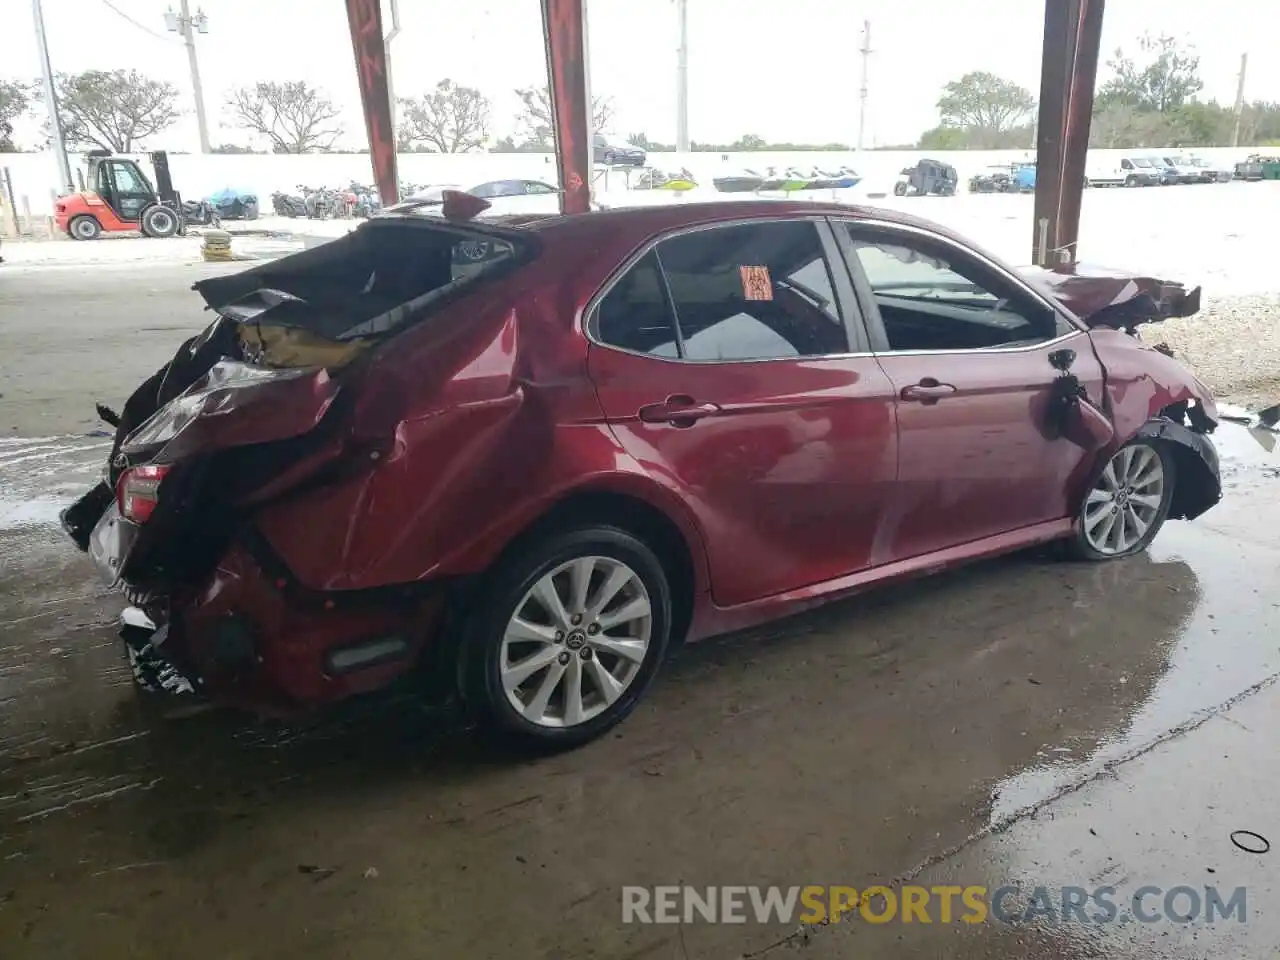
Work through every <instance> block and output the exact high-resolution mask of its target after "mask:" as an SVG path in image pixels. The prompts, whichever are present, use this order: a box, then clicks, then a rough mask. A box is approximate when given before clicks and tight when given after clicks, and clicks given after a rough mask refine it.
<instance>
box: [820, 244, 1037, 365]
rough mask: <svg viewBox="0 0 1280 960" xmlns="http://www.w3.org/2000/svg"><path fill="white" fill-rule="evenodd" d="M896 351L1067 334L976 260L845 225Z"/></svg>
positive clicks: (975, 346)
mask: <svg viewBox="0 0 1280 960" xmlns="http://www.w3.org/2000/svg"><path fill="white" fill-rule="evenodd" d="M842 227H843V228H844V229H846V230H848V231H849V235H850V240H851V241H852V242H853V248H854V251H855V253H856V255H857V257H858V261H859V263H860V264H861V265H862V270H863V273H864V274H865V275H866V278H867V282H868V283H869V284H870V286H871V291H872V295H873V297H874V298H875V302H876V306H877V307H878V308H879V312H880V319H881V321H882V322H883V324H884V331H885V335H886V337H887V338H888V340H889V349H890V350H891V351H900V350H951V351H955V350H981V349H986V348H992V347H1010V346H1031V345H1034V344H1036V343H1042V342H1044V341H1046V340H1052V339H1053V338H1054V337H1056V336H1059V335H1060V334H1061V332H1062V331H1061V329H1060V327H1059V323H1058V315H1057V314H1056V313H1055V312H1054V311H1053V310H1052V309H1050V308H1049V307H1047V306H1045V305H1044V304H1042V303H1039V302H1037V301H1036V300H1035V299H1034V298H1033V297H1030V296H1028V295H1027V294H1026V293H1025V291H1023V290H1021V289H1019V287H1018V286H1017V285H1016V284H1015V283H1013V282H1012V281H1004V280H1002V279H1001V278H1000V277H999V276H998V275H997V274H995V273H992V272H990V271H988V270H987V269H985V268H983V267H982V266H980V265H979V264H978V263H976V262H974V261H970V260H968V259H967V258H961V257H956V256H955V255H954V252H953V251H951V250H950V249H949V248H947V247H945V246H942V245H938V246H934V245H932V244H929V243H928V241H927V240H921V239H919V238H916V237H908V236H903V237H894V238H892V239H890V238H887V237H884V236H883V235H880V234H872V233H870V232H868V233H863V232H860V231H859V229H858V228H857V226H856V225H854V224H849V223H845V224H842Z"/></svg>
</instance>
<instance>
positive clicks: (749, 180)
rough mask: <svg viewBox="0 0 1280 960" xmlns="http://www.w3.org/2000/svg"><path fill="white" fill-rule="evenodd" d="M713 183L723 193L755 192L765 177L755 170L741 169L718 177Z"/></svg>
mask: <svg viewBox="0 0 1280 960" xmlns="http://www.w3.org/2000/svg"><path fill="white" fill-rule="evenodd" d="M711 183H712V184H713V185H714V186H715V188H716V189H717V190H719V191H720V192H721V193H755V192H756V191H757V190H759V189H760V185H761V184H763V183H764V177H762V176H761V175H760V174H758V173H756V172H755V171H754V170H741V171H737V172H734V173H728V174H725V175H724V176H721V177H716V178H714V179H713V180H712V181H711Z"/></svg>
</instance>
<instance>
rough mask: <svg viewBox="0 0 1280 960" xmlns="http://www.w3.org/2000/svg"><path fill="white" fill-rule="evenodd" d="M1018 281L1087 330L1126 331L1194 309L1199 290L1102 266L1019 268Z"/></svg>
mask: <svg viewBox="0 0 1280 960" xmlns="http://www.w3.org/2000/svg"><path fill="white" fill-rule="evenodd" d="M1018 273H1019V274H1021V276H1022V277H1023V279H1025V280H1026V281H1027V282H1028V283H1030V284H1032V285H1033V286H1035V287H1036V288H1038V289H1039V290H1041V291H1042V292H1043V293H1045V294H1047V295H1048V296H1050V297H1053V298H1054V299H1055V300H1057V301H1058V302H1060V303H1061V304H1063V305H1064V306H1065V307H1066V308H1067V309H1068V310H1070V311H1071V312H1072V313H1074V314H1075V315H1076V316H1077V317H1079V318H1080V319H1081V320H1083V321H1084V322H1085V323H1086V324H1088V325H1089V326H1090V327H1105V328H1108V329H1112V330H1129V331H1132V330H1133V329H1134V328H1135V327H1137V326H1139V325H1141V324H1144V323H1157V322H1159V321H1161V320H1168V319H1169V318H1171V317H1189V316H1192V315H1193V314H1195V313H1198V312H1199V311H1200V288H1199V287H1194V288H1192V289H1190V290H1188V289H1187V287H1186V286H1185V285H1184V284H1181V283H1178V282H1176V281H1172V280H1161V279H1159V278H1158V277H1151V276H1145V275H1143V274H1136V273H1131V272H1128V271H1124V270H1114V269H1111V268H1108V267H1097V266H1092V265H1088V264H1081V263H1073V264H1063V265H1061V266H1057V267H1054V268H1052V269H1047V268H1044V267H1019V268H1018Z"/></svg>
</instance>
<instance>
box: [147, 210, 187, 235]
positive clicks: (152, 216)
mask: <svg viewBox="0 0 1280 960" xmlns="http://www.w3.org/2000/svg"><path fill="white" fill-rule="evenodd" d="M178 227H179V222H178V215H177V214H176V213H174V212H173V211H172V210H170V209H169V208H168V207H162V206H158V205H157V206H154V207H147V209H146V210H144V211H142V232H143V233H145V234H146V235H147V236H148V237H156V238H164V237H172V236H173V235H174V234H176V233H177V232H178Z"/></svg>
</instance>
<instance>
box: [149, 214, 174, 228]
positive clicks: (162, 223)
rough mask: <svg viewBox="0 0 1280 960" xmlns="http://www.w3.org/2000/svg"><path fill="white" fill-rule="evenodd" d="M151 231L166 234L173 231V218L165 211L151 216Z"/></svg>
mask: <svg viewBox="0 0 1280 960" xmlns="http://www.w3.org/2000/svg"><path fill="white" fill-rule="evenodd" d="M151 229H152V230H154V231H155V232H156V233H168V232H169V231H170V230H171V229H173V217H172V215H170V214H169V213H168V212H167V211H166V212H163V213H153V214H152V215H151Z"/></svg>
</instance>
